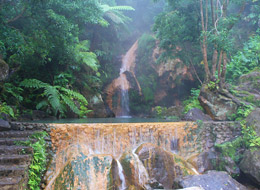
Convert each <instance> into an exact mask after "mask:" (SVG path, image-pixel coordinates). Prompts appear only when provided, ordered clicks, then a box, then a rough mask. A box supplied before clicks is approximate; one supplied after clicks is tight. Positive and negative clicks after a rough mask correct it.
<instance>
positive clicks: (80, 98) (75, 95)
mask: <svg viewBox="0 0 260 190" xmlns="http://www.w3.org/2000/svg"><path fill="white" fill-rule="evenodd" d="M60 90H61V91H63V92H65V93H66V94H68V95H69V96H70V97H73V98H75V99H76V100H78V101H80V102H82V103H83V104H84V105H88V101H87V100H86V98H85V97H84V96H83V95H82V94H80V93H78V92H75V91H73V90H70V89H66V88H63V87H62V88H61V89H60Z"/></svg>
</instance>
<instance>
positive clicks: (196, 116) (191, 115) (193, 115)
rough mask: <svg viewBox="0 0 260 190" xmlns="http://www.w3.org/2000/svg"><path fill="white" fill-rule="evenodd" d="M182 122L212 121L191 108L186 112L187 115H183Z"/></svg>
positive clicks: (198, 110)
mask: <svg viewBox="0 0 260 190" xmlns="http://www.w3.org/2000/svg"><path fill="white" fill-rule="evenodd" d="M183 120H185V121H197V120H201V121H212V119H211V117H210V116H209V115H206V114H205V113H203V112H202V111H201V110H200V109H198V108H193V109H191V110H189V111H188V113H186V114H185V116H184V118H183Z"/></svg>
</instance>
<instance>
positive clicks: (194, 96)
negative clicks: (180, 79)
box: [183, 88, 203, 113]
mask: <svg viewBox="0 0 260 190" xmlns="http://www.w3.org/2000/svg"><path fill="white" fill-rule="evenodd" d="M199 94H200V89H195V88H192V89H191V96H190V97H189V98H188V99H187V100H185V101H183V104H184V113H187V112H188V111H189V110H191V109H193V108H198V109H200V110H202V111H203V108H202V107H201V105H200V102H199V100H198V97H199Z"/></svg>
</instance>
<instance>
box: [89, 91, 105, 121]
mask: <svg viewBox="0 0 260 190" xmlns="http://www.w3.org/2000/svg"><path fill="white" fill-rule="evenodd" d="M89 109H90V110H92V112H90V113H88V117H94V118H105V117H108V114H107V111H106V107H105V104H104V102H103V99H102V97H101V94H97V95H94V96H93V97H91V98H90V100H89Z"/></svg>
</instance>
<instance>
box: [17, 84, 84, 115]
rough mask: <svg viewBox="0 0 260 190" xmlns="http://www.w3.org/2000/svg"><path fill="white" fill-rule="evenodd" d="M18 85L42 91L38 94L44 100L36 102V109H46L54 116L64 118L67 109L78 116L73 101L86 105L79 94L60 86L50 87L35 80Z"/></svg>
mask: <svg viewBox="0 0 260 190" xmlns="http://www.w3.org/2000/svg"><path fill="white" fill-rule="evenodd" d="M20 85H21V86H24V87H26V88H33V89H35V90H39V89H42V91H43V92H42V93H41V94H40V97H43V98H44V99H43V100H41V101H40V102H38V104H37V105H36V108H37V109H42V108H44V109H47V111H49V112H50V113H53V114H54V115H55V116H58V114H61V115H62V116H64V113H65V111H67V107H68V108H69V109H70V110H71V111H73V112H74V113H76V114H77V115H80V114H81V112H80V110H79V108H78V107H77V105H76V102H75V101H78V102H79V104H80V105H81V106H87V105H88V102H87V100H86V99H85V97H84V96H82V95H81V94H80V93H78V92H75V91H73V90H70V89H66V88H64V87H61V86H57V85H56V86H51V85H50V84H47V83H44V82H41V81H39V80H37V79H26V80H24V81H23V82H21V84H20ZM49 109H50V110H49Z"/></svg>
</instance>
